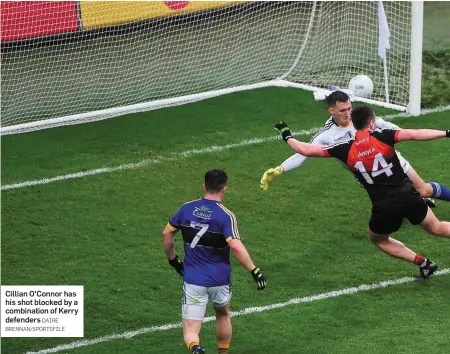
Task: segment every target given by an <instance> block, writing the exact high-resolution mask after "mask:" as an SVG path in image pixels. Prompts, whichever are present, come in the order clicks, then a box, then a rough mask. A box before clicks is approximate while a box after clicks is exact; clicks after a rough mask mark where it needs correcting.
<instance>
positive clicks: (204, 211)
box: [192, 205, 213, 219]
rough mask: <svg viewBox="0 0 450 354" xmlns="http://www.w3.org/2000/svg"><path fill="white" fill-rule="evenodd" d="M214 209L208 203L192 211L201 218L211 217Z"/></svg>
mask: <svg viewBox="0 0 450 354" xmlns="http://www.w3.org/2000/svg"><path fill="white" fill-rule="evenodd" d="M212 213H213V211H212V210H211V209H210V208H208V207H207V206H206V205H202V206H201V207H196V208H195V209H194V211H193V212H192V215H194V216H196V217H198V218H201V219H211V216H212Z"/></svg>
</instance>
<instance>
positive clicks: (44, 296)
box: [0, 285, 84, 337]
mask: <svg viewBox="0 0 450 354" xmlns="http://www.w3.org/2000/svg"><path fill="white" fill-rule="evenodd" d="M0 314H1V336H2V337H83V336H84V288H83V286H82V285H2V286H1V313H0Z"/></svg>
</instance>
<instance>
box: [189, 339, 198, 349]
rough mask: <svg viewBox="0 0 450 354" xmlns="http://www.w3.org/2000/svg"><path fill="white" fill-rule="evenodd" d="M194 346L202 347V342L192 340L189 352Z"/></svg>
mask: <svg viewBox="0 0 450 354" xmlns="http://www.w3.org/2000/svg"><path fill="white" fill-rule="evenodd" d="M194 345H200V342H199V341H198V340H191V341H190V342H189V344H188V349H189V351H191V350H192V347H193V346H194Z"/></svg>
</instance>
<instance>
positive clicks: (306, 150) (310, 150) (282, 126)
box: [275, 121, 327, 157]
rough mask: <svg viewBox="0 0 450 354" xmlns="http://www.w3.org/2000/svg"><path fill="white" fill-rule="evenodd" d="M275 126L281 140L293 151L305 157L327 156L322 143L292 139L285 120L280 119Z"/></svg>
mask: <svg viewBox="0 0 450 354" xmlns="http://www.w3.org/2000/svg"><path fill="white" fill-rule="evenodd" d="M275 128H276V129H277V130H278V131H279V132H280V134H281V136H282V137H283V140H284V141H286V142H287V143H288V144H289V146H290V147H291V148H292V150H294V151H295V152H297V153H299V154H302V155H304V156H307V157H327V155H325V152H324V151H323V149H324V148H325V146H324V145H312V144H308V143H304V142H302V141H298V140H297V139H294V138H293V137H292V134H291V131H290V129H289V127H288V126H287V124H286V123H285V122H283V121H281V122H280V123H278V124H275Z"/></svg>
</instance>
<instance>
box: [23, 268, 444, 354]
mask: <svg viewBox="0 0 450 354" xmlns="http://www.w3.org/2000/svg"><path fill="white" fill-rule="evenodd" d="M449 273H450V268H446V269H443V270H440V271H437V272H436V273H435V276H437V275H445V274H449ZM414 281H416V278H411V277H405V278H400V279H395V280H386V281H381V282H377V283H373V284H364V285H360V286H358V287H353V288H346V289H342V290H336V291H330V292H327V293H322V294H317V295H312V296H306V297H297V298H294V299H290V300H288V301H286V302H279V303H276V304H271V305H266V306H258V307H247V308H245V309H243V310H239V311H231V316H232V317H237V316H244V315H249V314H252V313H255V312H264V311H269V310H273V309H279V308H283V307H286V306H290V305H295V304H302V303H307V302H313V301H317V300H325V299H330V298H335V297H339V296H342V295H351V294H356V293H358V292H361V291H370V290H375V289H379V288H386V287H388V286H392V285H400V284H405V283H412V282H414ZM215 318H216V317H215V316H209V317H205V319H204V320H203V323H206V322H211V321H214V320H215ZM174 328H181V322H177V323H168V324H165V325H161V326H153V327H145V328H141V329H138V330H136V331H128V332H123V333H117V334H110V335H107V336H104V337H98V338H94V339H83V340H78V341H75V342H72V343H68V344H62V345H58V346H56V347H54V348H49V349H43V350H39V351H37V352H27V353H26V354H47V353H57V352H60V351H63V350H70V349H76V348H81V347H87V346H89V345H93V344H98V343H104V342H110V341H112V340H116V339H129V338H133V337H136V336H138V335H141V334H147V333H155V332H161V331H167V330H169V329H174Z"/></svg>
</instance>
